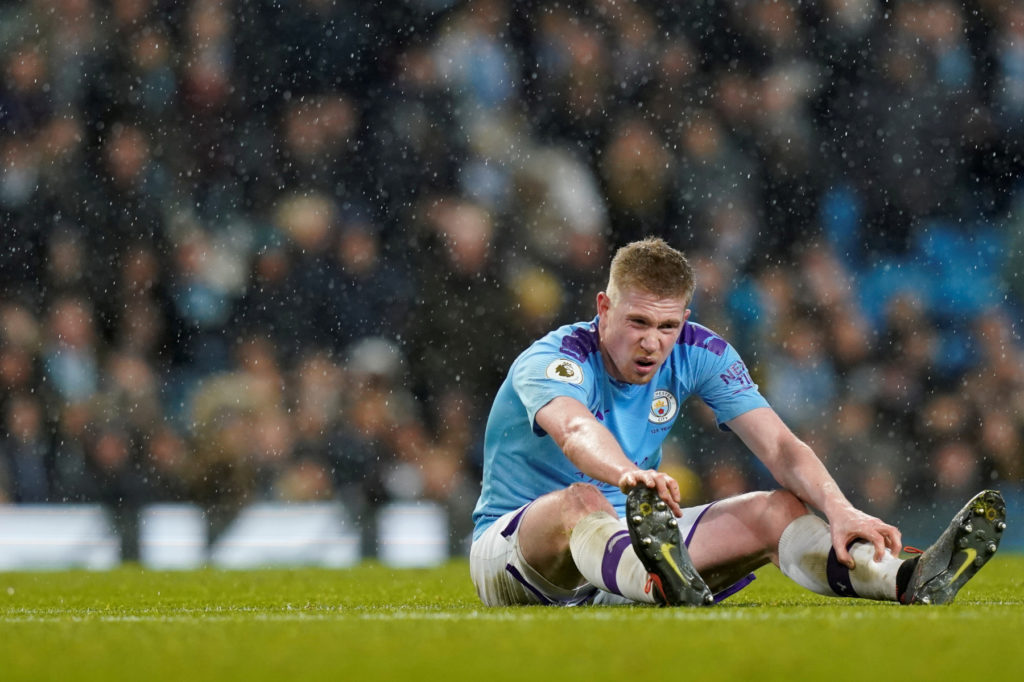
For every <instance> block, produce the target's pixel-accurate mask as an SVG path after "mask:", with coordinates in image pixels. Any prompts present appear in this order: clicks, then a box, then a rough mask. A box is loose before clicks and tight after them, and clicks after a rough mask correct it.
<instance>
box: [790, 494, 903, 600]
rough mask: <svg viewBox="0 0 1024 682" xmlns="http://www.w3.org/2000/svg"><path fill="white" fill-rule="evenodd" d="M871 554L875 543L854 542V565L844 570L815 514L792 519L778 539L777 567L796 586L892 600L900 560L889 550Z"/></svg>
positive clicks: (813, 590)
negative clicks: (878, 554) (883, 554)
mask: <svg viewBox="0 0 1024 682" xmlns="http://www.w3.org/2000/svg"><path fill="white" fill-rule="evenodd" d="M874 554H875V547H874V545H872V544H870V543H868V542H856V543H854V544H853V546H852V547H851V548H850V556H852V557H853V560H854V563H855V564H856V566H855V567H854V568H853V569H852V570H850V569H847V568H846V566H843V565H842V564H840V563H839V562H838V561H837V560H836V557H835V553H834V552H833V551H832V536H831V535H830V533H829V527H828V524H827V523H825V522H824V521H823V520H822V519H820V518H819V517H817V516H815V515H814V514H805V515H804V516H801V517H799V518H797V519H795V520H794V521H793V522H792V523H790V524H789V525H788V526H787V527H786V530H784V531H783V532H782V537H780V538H779V569H780V570H781V571H782V573H783V574H784V575H786V576H787V577H789V578H790V579H791V580H793V581H794V582H796V583H797V584H798V585H801V586H802V587H806V588H807V589H808V590H811V591H812V592H817V593H818V594H824V595H827V596H830V597H834V596H842V597H860V598H862V599H878V600H888V601H895V600H896V573H897V571H899V567H900V565H901V564H902V563H903V561H902V560H901V559H897V558H896V557H894V556H892V555H891V554H889V553H888V552H886V553H885V556H883V557H882V560H881V561H875V557H874Z"/></svg>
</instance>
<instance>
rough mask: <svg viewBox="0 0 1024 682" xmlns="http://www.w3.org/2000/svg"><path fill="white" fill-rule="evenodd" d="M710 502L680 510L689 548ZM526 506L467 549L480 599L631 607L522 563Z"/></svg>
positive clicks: (731, 590)
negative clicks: (557, 581) (521, 529)
mask: <svg viewBox="0 0 1024 682" xmlns="http://www.w3.org/2000/svg"><path fill="white" fill-rule="evenodd" d="M531 504H532V503H531ZM712 504H714V502H711V503H709V504H703V505H699V506H696V507H687V508H685V509H683V516H682V518H680V519H678V523H679V535H680V538H681V539H682V540H683V543H684V544H685V545H687V546H689V544H690V539H691V538H692V537H693V532H694V529H696V527H697V524H698V523H700V519H701V517H702V516H703V515H704V512H706V511H707V510H708V509H709V508H710V507H711V505H712ZM529 506H530V504H525V505H523V506H522V507H520V508H519V509H516V510H515V511H511V512H509V513H507V514H505V515H504V516H502V517H500V518H498V520H497V521H495V522H494V523H492V524H491V526H490V527H489V528H488V529H487V530H486V531H484V534H483V535H481V536H480V538H479V539H478V540H476V541H474V542H473V546H472V547H471V548H470V551H469V573H470V577H471V578H472V580H473V585H474V586H475V587H476V592H477V594H478V595H479V596H480V600H481V601H482V602H483V603H484V604H485V605H487V606H514V605H520V604H523V605H525V604H542V605H546V606H552V605H557V606H578V605H582V604H630V603H633V602H632V601H631V600H629V599H626V598H625V597H622V596H619V595H617V594H611V593H609V592H605V591H603V590H599V589H598V588H597V587H596V586H594V585H591V584H590V583H584V584H583V585H581V586H579V587H577V588H576V589H572V590H570V589H565V588H562V587H558V586H556V585H552V584H551V583H550V582H548V581H547V580H545V579H544V578H543V577H542V576H541V575H540V574H539V573H538V572H537V571H535V570H534V569H533V568H532V567H531V566H530V565H529V564H528V563H526V561H525V560H524V559H523V553H522V550H521V549H520V547H519V522H520V521H521V520H522V518H523V515H524V514H525V513H526V510H527V509H528V508H529ZM619 524H620V525H621V527H622V529H623V530H626V519H624V518H620V519H619ZM750 579H752V576H750ZM749 582H750V580H749V579H744V580H743V581H740V583H737V584H736V585H734V586H732V587H730V588H728V589H727V590H725V591H724V592H722V593H720V594H719V595H716V600H718V599H724V598H725V597H727V596H729V595H730V594H733V593H734V592H736V591H737V590H739V589H741V588H742V587H745V586H746V585H747V584H748V583H749Z"/></svg>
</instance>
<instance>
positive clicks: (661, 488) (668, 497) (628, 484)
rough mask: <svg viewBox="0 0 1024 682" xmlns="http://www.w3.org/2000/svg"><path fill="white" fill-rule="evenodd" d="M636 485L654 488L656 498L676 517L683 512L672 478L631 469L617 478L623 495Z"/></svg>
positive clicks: (658, 473) (677, 487)
mask: <svg viewBox="0 0 1024 682" xmlns="http://www.w3.org/2000/svg"><path fill="white" fill-rule="evenodd" d="M638 485H645V486H647V487H648V488H654V489H655V490H657V491H658V497H660V498H661V499H662V500H663V501H664V502H665V504H667V505H668V508H669V509H671V510H672V513H673V514H674V515H675V516H676V517H679V516H682V515H683V510H682V508H680V506H679V501H680V499H681V498H680V496H679V484H678V483H676V480H675V479H674V478H672V477H671V476H669V475H668V474H666V473H663V472H661V471H655V470H654V469H633V470H631V471H627V472H626V473H624V474H622V476H621V477H620V478H619V490H621V491H622V492H624V493H628V492H629V491H630V489H631V488H633V487H635V486H638Z"/></svg>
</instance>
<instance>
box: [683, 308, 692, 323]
mask: <svg viewBox="0 0 1024 682" xmlns="http://www.w3.org/2000/svg"><path fill="white" fill-rule="evenodd" d="M692 312H693V311H692V310H690V309H689V308H687V309H686V312H684V313H683V322H686V321H687V320H688V319H690V313H692Z"/></svg>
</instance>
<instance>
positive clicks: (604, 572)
mask: <svg viewBox="0 0 1024 682" xmlns="http://www.w3.org/2000/svg"><path fill="white" fill-rule="evenodd" d="M630 544H631V542H630V539H629V531H628V530H620V531H616V532H615V533H612V536H611V537H610V538H608V543H607V544H606V545H605V546H604V558H602V559H601V580H603V581H604V586H605V588H607V590H608V591H609V592H612V593H614V594H618V595H621V594H622V593H621V592H619V581H618V580H616V579H615V573H616V571H618V570H619V560H620V559H622V553H623V552H624V551H626V548H627V547H629V546H630Z"/></svg>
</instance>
